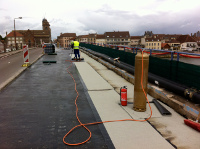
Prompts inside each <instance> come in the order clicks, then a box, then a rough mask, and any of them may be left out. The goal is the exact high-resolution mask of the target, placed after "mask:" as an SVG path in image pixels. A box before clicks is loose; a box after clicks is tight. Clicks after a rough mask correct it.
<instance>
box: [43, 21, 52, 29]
mask: <svg viewBox="0 0 200 149" xmlns="http://www.w3.org/2000/svg"><path fill="white" fill-rule="evenodd" d="M42 27H43V30H45V31H50V30H51V29H50V24H49V22H48V21H47V19H45V18H44V19H43V20H42Z"/></svg>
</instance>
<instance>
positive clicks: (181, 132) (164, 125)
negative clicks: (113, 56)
mask: <svg viewBox="0 0 200 149" xmlns="http://www.w3.org/2000/svg"><path fill="white" fill-rule="evenodd" d="M82 56H83V57H84V59H85V61H86V62H87V63H88V64H90V65H91V66H92V67H93V68H94V69H95V70H96V71H97V72H98V73H99V74H100V75H101V76H102V77H103V78H104V79H105V80H106V81H107V82H108V83H110V84H111V86H112V87H113V88H114V89H115V90H116V91H117V92H114V91H113V90H107V91H104V92H102V91H89V95H90V96H91V99H92V100H93V103H94V105H95V107H96V108H97V110H98V113H99V115H100V117H101V118H102V120H114V119H124V118H131V117H133V118H135V119H143V118H146V117H148V116H149V114H150V111H149V108H148V105H147V111H146V112H135V111H134V110H132V106H133V105H132V104H128V106H127V107H122V106H119V104H118V103H119V94H118V93H119V88H120V87H122V86H123V85H124V84H125V85H127V86H128V99H129V102H132V100H133V99H132V97H133V92H132V90H134V86H133V85H132V84H129V82H127V81H126V80H125V79H123V78H121V77H120V76H118V75H117V74H116V73H114V72H112V71H110V70H108V69H106V68H105V66H103V65H102V64H100V63H98V62H97V61H95V60H93V59H92V58H90V57H88V56H87V55H85V54H84V53H82ZM85 81H86V82H87V80H84V82H85ZM148 99H149V101H151V100H152V99H153V97H151V96H149V95H148ZM161 104H162V103H161ZM162 105H163V106H164V107H165V108H166V109H168V110H169V111H170V112H171V113H172V115H171V116H162V115H161V114H160V112H159V111H158V110H157V108H156V107H155V106H154V104H152V103H151V107H152V111H153V116H152V118H151V119H150V120H149V121H150V122H151V123H152V124H153V125H154V126H155V127H156V128H157V130H158V131H159V132H161V134H162V135H163V137H162V136H161V135H160V134H158V133H157V132H154V131H153V130H152V129H151V128H152V127H151V126H150V125H149V124H148V123H146V122H132V121H129V122H116V123H106V124H104V125H105V127H106V129H107V131H108V133H109V135H110V137H111V139H112V141H113V143H114V145H115V147H116V148H150V149H151V148H153V149H154V148H164V149H165V148H166V149H168V148H173V147H172V146H171V145H170V144H169V143H168V142H166V141H165V140H163V139H164V138H165V139H168V140H170V141H171V142H172V143H173V144H174V145H176V146H177V147H178V148H187V149H190V148H191V149H199V147H200V141H199V140H200V135H199V132H197V131H195V130H193V129H192V128H190V127H188V126H186V125H185V124H184V122H183V121H184V117H182V116H181V115H179V114H177V113H176V112H175V111H174V110H173V109H171V108H170V107H168V106H167V105H165V104H162ZM126 113H127V115H126Z"/></svg>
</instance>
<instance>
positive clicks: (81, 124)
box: [63, 51, 152, 146]
mask: <svg viewBox="0 0 200 149" xmlns="http://www.w3.org/2000/svg"><path fill="white" fill-rule="evenodd" d="M66 61H69V60H66ZM69 62H70V63H71V65H70V66H69V67H68V68H67V72H68V73H69V74H70V76H71V78H72V79H73V81H74V84H75V88H74V89H75V91H76V93H77V96H76V99H75V105H76V118H77V120H78V122H79V124H80V125H76V126H74V127H73V128H72V129H71V130H70V131H69V132H68V133H67V134H66V135H65V136H64V137H63V143H65V144H66V145H71V146H76V145H81V144H84V143H86V142H88V141H89V140H90V139H91V136H92V133H91V131H90V130H89V129H88V128H87V127H86V126H88V125H96V124H102V123H110V122H121V121H138V122H145V121H147V120H149V119H150V118H151V116H152V109H151V105H150V103H149V100H148V98H147V95H146V93H145V91H144V88H143V51H142V74H141V75H142V76H141V86H142V89H143V92H144V94H145V97H146V100H147V102H148V104H149V107H150V110H151V115H150V116H149V117H148V118H147V119H144V120H136V119H122V120H112V121H102V122H93V123H86V124H83V123H81V121H80V119H79V117H78V106H77V99H78V97H79V93H78V91H77V89H76V80H75V79H74V77H73V75H72V74H71V73H70V72H69V71H68V69H69V68H70V67H71V66H72V61H69ZM80 126H82V127H84V128H85V129H86V130H87V131H88V132H89V137H88V138H87V139H86V140H85V141H83V142H80V143H75V144H71V143H68V142H66V141H65V138H66V137H67V136H68V135H69V134H70V133H71V132H72V131H73V130H74V129H76V128H77V127H80Z"/></svg>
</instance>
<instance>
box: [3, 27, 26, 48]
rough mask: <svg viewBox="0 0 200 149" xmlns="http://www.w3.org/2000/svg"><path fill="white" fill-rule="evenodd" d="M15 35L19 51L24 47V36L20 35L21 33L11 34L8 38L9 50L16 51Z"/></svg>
mask: <svg viewBox="0 0 200 149" xmlns="http://www.w3.org/2000/svg"><path fill="white" fill-rule="evenodd" d="M15 34H16V45H17V49H22V47H23V46H24V44H25V43H24V35H22V34H20V33H19V32H17V31H16V32H14V31H12V32H10V33H9V34H8V35H7V36H6V38H7V48H9V49H12V50H13V49H16V48H15Z"/></svg>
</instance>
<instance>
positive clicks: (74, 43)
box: [71, 39, 80, 60]
mask: <svg viewBox="0 0 200 149" xmlns="http://www.w3.org/2000/svg"><path fill="white" fill-rule="evenodd" d="M71 47H72V48H73V49H74V54H75V58H76V60H77V55H78V58H79V60H80V54H79V42H78V41H76V39H74V41H72V42H71Z"/></svg>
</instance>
